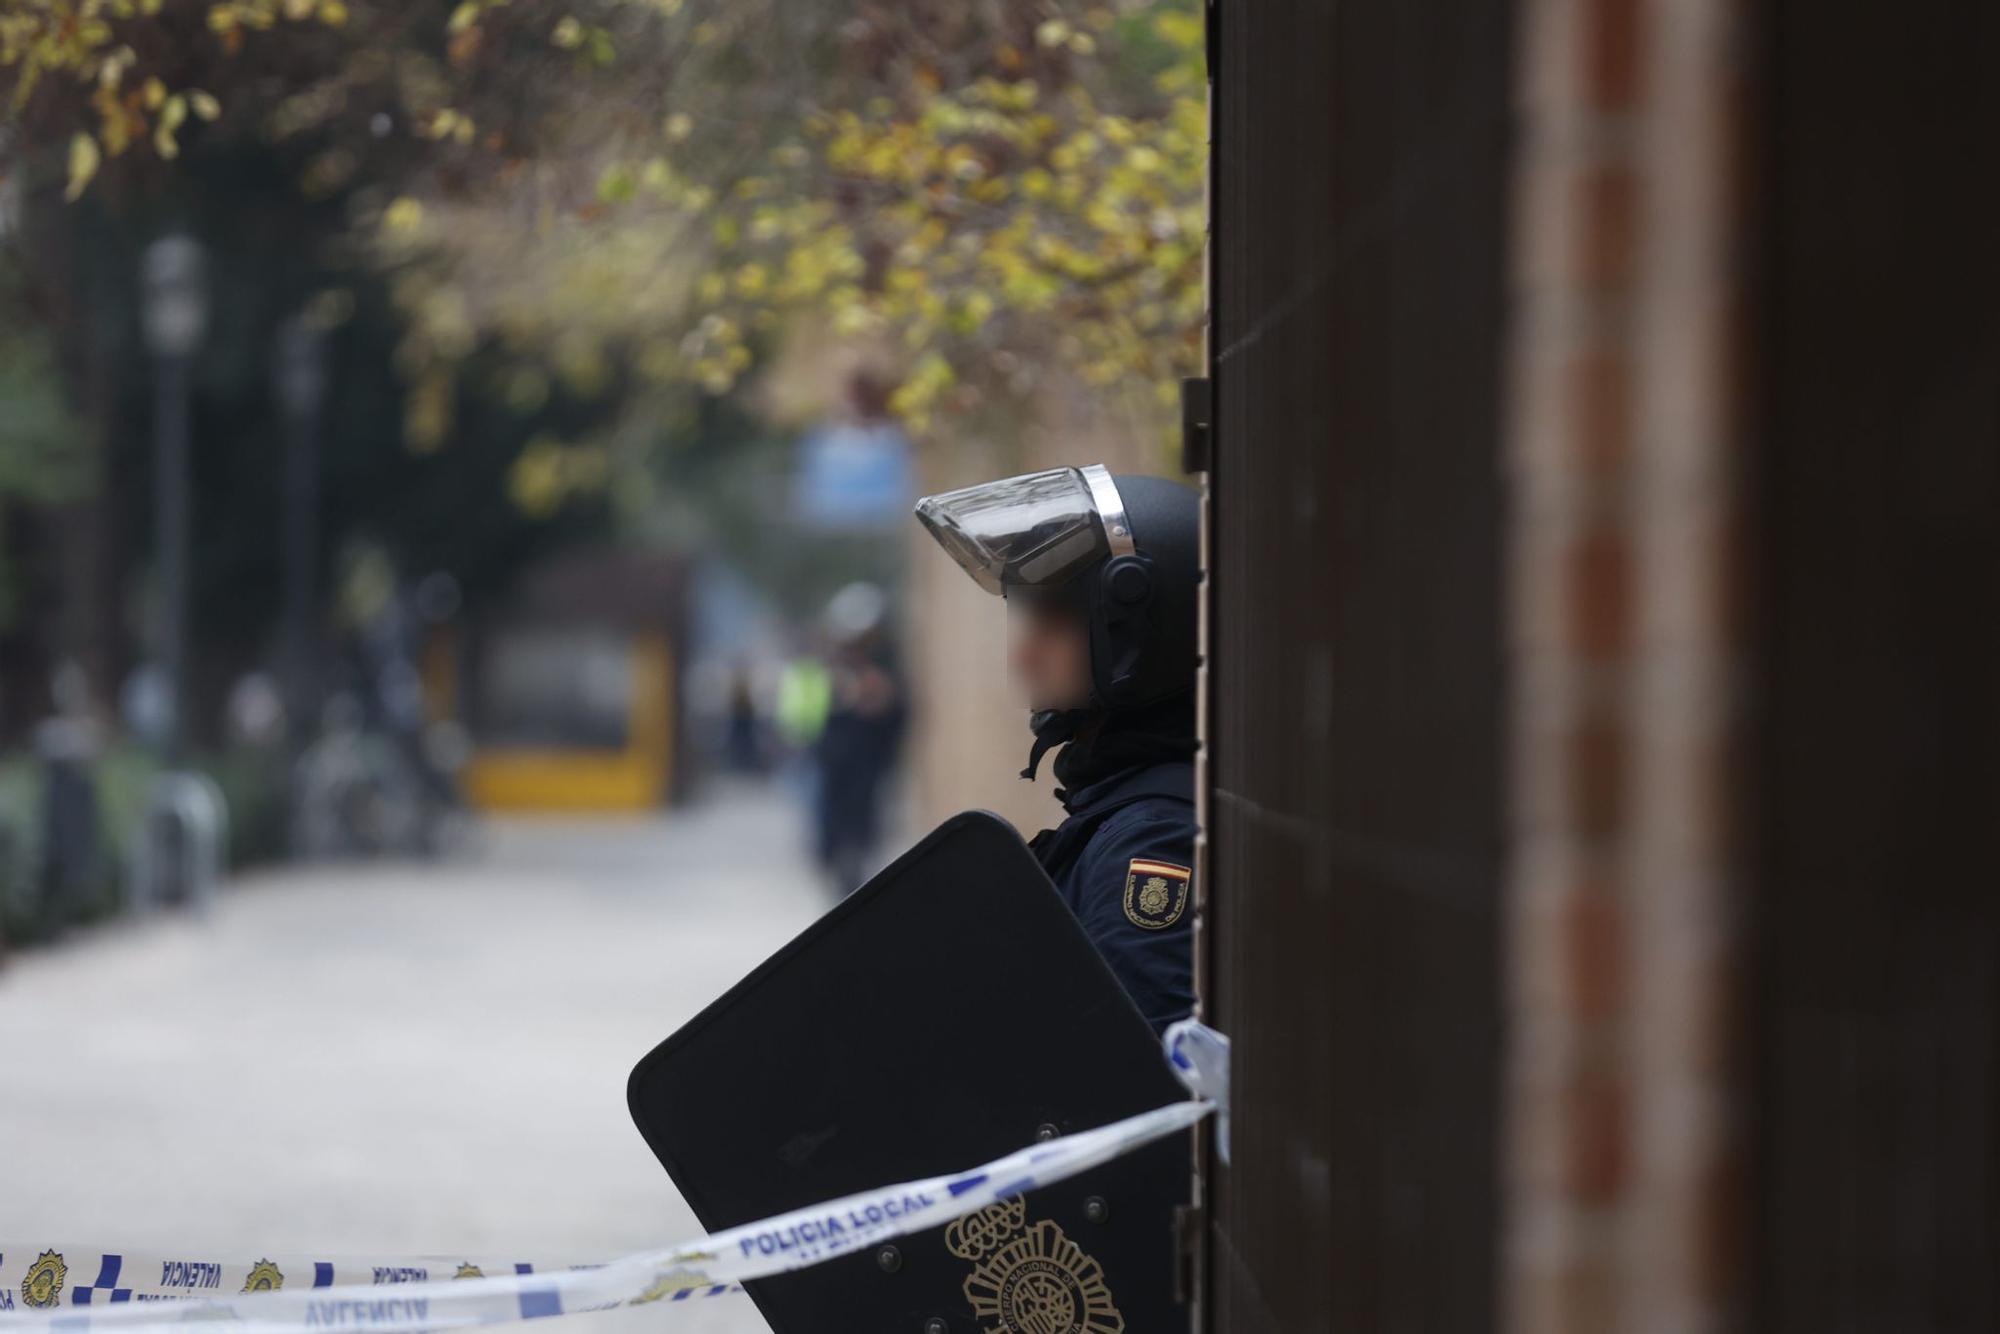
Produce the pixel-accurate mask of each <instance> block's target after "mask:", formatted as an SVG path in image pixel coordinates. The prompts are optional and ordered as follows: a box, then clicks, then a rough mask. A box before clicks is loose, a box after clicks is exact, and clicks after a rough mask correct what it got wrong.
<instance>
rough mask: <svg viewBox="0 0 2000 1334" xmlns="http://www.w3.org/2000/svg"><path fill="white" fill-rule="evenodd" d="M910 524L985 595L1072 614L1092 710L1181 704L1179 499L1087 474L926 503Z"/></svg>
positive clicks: (1195, 539)
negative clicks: (1063, 604) (1046, 602)
mask: <svg viewBox="0 0 2000 1334" xmlns="http://www.w3.org/2000/svg"><path fill="white" fill-rule="evenodd" d="M917 518H918V520H919V521H921V522H922V523H923V525H924V527H925V528H927V529H928V530H929V531H930V534H931V536H932V537H934V538H936V539H937V542H938V545H940V546H942V547H943V548H944V549H945V550H946V551H947V552H949V553H950V554H951V557H952V559H954V560H956V561H957V562H958V563H959V565H960V566H962V567H963V568H964V570H965V572H966V573H967V574H969V575H971V576H972V578H973V579H974V580H975V581H976V582H977V583H978V584H979V586H980V587H981V588H984V589H985V590H986V591H987V592H989V593H996V594H999V595H1001V596H1003V597H1010V598H1011V597H1030V598H1059V599H1062V600H1064V601H1067V602H1069V603H1071V604H1072V605H1074V606H1075V607H1076V608H1077V609H1078V610H1079V611H1080V612H1081V613H1082V615H1083V617H1084V620H1085V622H1086V624H1087V625H1088V626H1089V633H1090V675H1091V694H1092V701H1091V702H1092V704H1093V705H1094V706H1095V707H1097V708H1100V709H1104V710H1107V711H1110V712H1114V713H1116V712H1120V711H1126V710H1136V709H1142V708H1145V707H1147V706H1149V705H1153V704H1157V703H1160V702H1161V701H1165V700H1170V699H1173V698H1175V697H1177V696H1181V695H1190V694H1192V692H1193V690H1194V676H1195V617H1196V610H1195V608H1196V599H1197V592H1198V588H1199V585H1200V582H1201V504H1200V500H1199V498H1198V497H1197V496H1196V494H1195V493H1194V492H1193V491H1191V490H1189V489H1188V488H1187V487H1185V486H1182V485H1180V484H1178V483H1176V482H1170V481H1167V480H1166V479H1165V478H1161V477H1141V476H1118V477H1114V476H1112V474H1111V473H1110V472H1109V471H1107V470H1106V469H1105V468H1104V467H1103V465H1101V464H1095V463H1093V464H1090V465H1088V466H1086V467H1082V468H1053V469H1050V470H1048V471H1046V472H1036V473H1028V474H1026V475H1024V476H1020V477H1010V478H1007V479H1005V480H1003V481H997V482H986V483H983V484H982V485H979V486H969V487H965V488H964V489H962V490H958V491H947V492H945V493H943V494H942V495H936V496H926V497H924V498H923V499H922V500H919V501H918V502H917Z"/></svg>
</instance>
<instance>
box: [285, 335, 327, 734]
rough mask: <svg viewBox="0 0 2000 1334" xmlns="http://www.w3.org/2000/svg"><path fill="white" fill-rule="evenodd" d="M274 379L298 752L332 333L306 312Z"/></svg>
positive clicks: (288, 678)
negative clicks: (285, 435)
mask: <svg viewBox="0 0 2000 1334" xmlns="http://www.w3.org/2000/svg"><path fill="white" fill-rule="evenodd" d="M272 378H273V381H274V383H275V385H276V388H277V394H278V402H279V405H280V406H281V407H282V408H283V409H284V412H285V418H286V423H287V425H288V426H289V428H290V435H289V439H288V442H287V448H286V451H285V697H286V698H285V715H286V718H287V719H288V720H289V722H290V726H291V735H292V744H293V747H294V749H295V750H296V749H297V748H299V747H302V746H304V745H305V744H306V742H307V740H308V738H309V737H310V736H311V734H312V716H313V713H314V712H315V710H314V702H315V700H314V696H315V690H314V686H315V684H316V683H315V681H314V671H313V662H314V658H313V642H312V641H313V569H314V563H315V557H316V554H317V551H318V545H319V527H318V525H319V430H320V405H321V404H322V403H323V402H324V401H325V399H326V334H325V332H324V331H323V330H321V329H320V328H319V326H318V325H316V324H314V323H313V322H312V321H311V320H310V319H309V318H308V317H307V316H305V315H295V316H293V317H292V318H291V319H289V320H287V321H286V322H285V325H284V327H283V328H282V329H281V330H280V331H279V333H278V343H277V348H276V354H275V356H274V358H273V362H272Z"/></svg>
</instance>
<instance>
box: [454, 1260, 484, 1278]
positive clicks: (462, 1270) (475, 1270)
mask: <svg viewBox="0 0 2000 1334" xmlns="http://www.w3.org/2000/svg"><path fill="white" fill-rule="evenodd" d="M452 1277H453V1278H454V1279H460V1278H485V1277H486V1271H485V1270H484V1269H481V1268H480V1267H479V1266H478V1265H476V1264H474V1263H472V1261H470V1260H464V1261H461V1262H460V1263H459V1266H458V1272H457V1273H456V1274H453V1275H452Z"/></svg>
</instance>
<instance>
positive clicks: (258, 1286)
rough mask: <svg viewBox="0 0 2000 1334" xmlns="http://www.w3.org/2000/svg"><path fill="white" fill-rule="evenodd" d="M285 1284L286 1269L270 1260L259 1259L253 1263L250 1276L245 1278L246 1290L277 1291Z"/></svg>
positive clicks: (244, 1289)
mask: <svg viewBox="0 0 2000 1334" xmlns="http://www.w3.org/2000/svg"><path fill="white" fill-rule="evenodd" d="M284 1286H285V1274H284V1271H283V1270H281V1269H279V1268H278V1266H277V1265H276V1264H274V1263H272V1262H271V1261H269V1260H259V1261H258V1262H257V1263H256V1264H254V1265H251V1266H250V1277H248V1278H246V1279H244V1280H243V1291H245V1292H276V1291H277V1290H278V1289H279V1288H282V1287H284Z"/></svg>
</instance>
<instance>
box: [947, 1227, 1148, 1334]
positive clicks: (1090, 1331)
mask: <svg viewBox="0 0 2000 1334" xmlns="http://www.w3.org/2000/svg"><path fill="white" fill-rule="evenodd" d="M944 1244H945V1248H946V1249H947V1250H949V1251H950V1252H951V1253H952V1254H953V1255H956V1256H958V1257H959V1258H960V1259H962V1260H975V1261H980V1262H981V1263H979V1264H978V1265H977V1266H976V1267H975V1268H974V1269H973V1271H972V1273H971V1274H970V1275H968V1276H967V1277H966V1280H965V1283H964V1292H965V1300H966V1301H967V1302H969V1303H971V1305H972V1314H973V1316H974V1317H975V1318H976V1319H978V1320H979V1321H981V1322H982V1326H981V1327H982V1328H983V1329H984V1330H985V1331H986V1334H1119V1331H1121V1330H1123V1329H1124V1328H1125V1318H1124V1317H1123V1316H1121V1315H1120V1314H1118V1308H1117V1307H1116V1306H1115V1305H1113V1304H1112V1300H1111V1288H1110V1285H1109V1284H1107V1283H1106V1282H1105V1279H1104V1267H1103V1266H1102V1265H1100V1264H1098V1263H1097V1261H1096V1260H1095V1259H1093V1258H1092V1257H1091V1256H1089V1255H1088V1254H1086V1253H1085V1252H1084V1249H1083V1247H1081V1246H1079V1245H1077V1244H1076V1243H1075V1242H1073V1241H1071V1240H1070V1239H1069V1237H1068V1236H1067V1235H1066V1234H1065V1233H1064V1232H1063V1230H1062V1228H1060V1227H1059V1226H1057V1225H1056V1224H1055V1223H1053V1222H1051V1221H1049V1220H1048V1219H1043V1220H1042V1221H1041V1222H1038V1223H1034V1224H1029V1223H1028V1222H1027V1203H1026V1201H1025V1200H1022V1199H1020V1198H1019V1197H1016V1198H1014V1199H1011V1200H1001V1201H1000V1202H998V1203H997V1204H989V1205H987V1206H986V1207H985V1208H984V1209H980V1210H978V1211H976V1212H974V1213H970V1214H967V1215H966V1216H965V1217H963V1218H961V1219H958V1220H957V1221H955V1222H953V1223H951V1224H950V1225H948V1226H947V1227H946V1228H945V1232H944ZM989 1321H994V1322H997V1323H991V1324H989V1323H985V1322H989Z"/></svg>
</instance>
